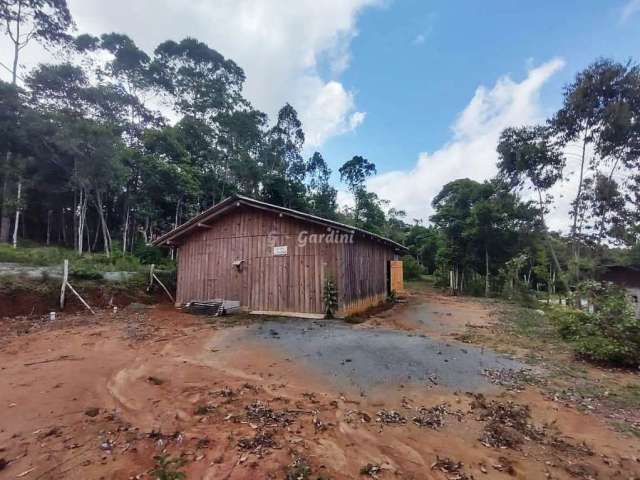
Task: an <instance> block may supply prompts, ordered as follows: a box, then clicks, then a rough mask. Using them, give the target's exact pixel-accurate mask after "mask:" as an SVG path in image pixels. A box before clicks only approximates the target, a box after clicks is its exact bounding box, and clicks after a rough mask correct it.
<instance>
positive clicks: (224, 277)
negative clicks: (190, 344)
mask: <svg viewBox="0 0 640 480" xmlns="http://www.w3.org/2000/svg"><path fill="white" fill-rule="evenodd" d="M301 232H306V236H307V239H308V238H309V236H310V235H314V234H315V235H317V236H319V235H326V234H327V233H328V231H327V228H326V227H323V226H322V225H318V224H313V223H309V222H305V221H303V220H301V219H298V218H292V217H289V216H287V215H279V214H277V213H273V212H269V211H265V210H260V209H256V208H252V207H248V206H245V205H241V206H238V207H236V208H231V209H229V211H228V212H227V213H225V214H224V215H221V216H219V217H217V218H216V219H215V221H212V222H211V223H210V224H209V225H207V227H204V226H203V227H200V228H197V229H195V230H193V232H192V233H191V234H190V235H188V236H186V237H185V238H183V239H182V241H181V243H180V244H179V245H178V288H177V299H176V301H177V303H179V304H184V303H187V302H189V301H193V300H212V299H216V298H219V299H226V300H239V301H240V304H241V306H242V307H245V308H248V309H250V310H260V311H279V312H300V313H322V312H323V311H324V308H323V305H322V291H323V285H324V282H325V279H327V278H330V277H331V278H333V279H334V280H335V281H336V284H337V287H338V298H339V308H340V310H342V311H344V312H349V313H354V311H355V310H357V309H358V308H359V307H363V308H366V307H369V306H371V304H372V301H375V302H378V301H380V300H383V299H384V298H385V296H386V294H387V292H388V288H387V282H388V280H387V277H388V275H387V271H388V269H389V268H390V267H389V262H390V261H391V260H394V259H395V258H396V254H395V252H394V249H393V248H392V247H390V246H389V245H388V244H385V243H383V242H380V241H378V240H376V239H375V238H374V237H367V236H363V235H355V236H354V237H353V243H327V242H320V243H310V242H308V243H307V244H306V245H303V244H301V243H300V242H299V235H300V233H301ZM303 235H304V234H303ZM275 246H286V247H287V255H283V256H274V254H273V247H275ZM234 262H236V263H238V262H240V266H239V267H236V266H234ZM365 306H366V307H365Z"/></svg>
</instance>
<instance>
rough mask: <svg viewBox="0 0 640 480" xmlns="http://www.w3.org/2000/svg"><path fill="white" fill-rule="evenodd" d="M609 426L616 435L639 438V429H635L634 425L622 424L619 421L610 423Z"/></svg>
mask: <svg viewBox="0 0 640 480" xmlns="http://www.w3.org/2000/svg"><path fill="white" fill-rule="evenodd" d="M610 424H611V426H612V427H613V429H614V430H615V431H616V432H618V433H622V434H623V435H627V436H629V437H635V438H640V428H638V427H636V426H635V425H632V424H630V423H628V422H623V421H621V420H616V421H613V422H610Z"/></svg>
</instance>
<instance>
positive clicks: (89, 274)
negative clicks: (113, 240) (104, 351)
mask: <svg viewBox="0 0 640 480" xmlns="http://www.w3.org/2000/svg"><path fill="white" fill-rule="evenodd" d="M65 259H68V260H69V264H70V268H71V271H72V273H75V274H76V276H77V277H80V278H87V279H90V278H96V277H97V275H96V273H100V272H144V271H148V269H149V266H148V265H144V264H143V263H142V262H141V261H140V259H139V258H138V257H135V256H133V255H122V253H121V252H119V251H118V252H114V254H113V255H112V256H111V258H108V257H107V256H106V255H105V254H104V253H85V254H83V255H82V256H79V255H78V254H77V253H76V252H75V251H74V250H72V249H68V248H62V247H42V246H33V247H31V246H24V247H18V248H15V249H14V248H13V247H12V246H11V245H6V244H0V262H8V263H19V264H22V265H30V266H38V267H40V266H54V265H62V263H63V261H64V260H65ZM159 267H161V268H163V269H168V270H172V269H173V268H175V267H174V264H173V262H171V261H170V260H166V261H165V262H164V263H163V264H162V265H160V266H159Z"/></svg>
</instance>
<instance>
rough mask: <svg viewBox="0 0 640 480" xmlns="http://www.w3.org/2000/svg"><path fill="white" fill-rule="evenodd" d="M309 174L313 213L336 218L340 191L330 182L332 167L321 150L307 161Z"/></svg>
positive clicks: (310, 199) (310, 200)
mask: <svg viewBox="0 0 640 480" xmlns="http://www.w3.org/2000/svg"><path fill="white" fill-rule="evenodd" d="M307 176H308V177H309V184H308V189H309V197H310V198H309V203H310V210H311V213H313V214H315V215H318V216H320V217H324V218H330V219H331V218H335V215H336V210H337V207H338V205H337V201H336V199H337V195H338V192H337V190H336V189H335V188H334V187H332V186H331V184H330V183H329V179H330V178H331V169H330V168H329V167H328V165H327V163H326V162H325V160H324V158H322V155H321V154H320V153H319V152H314V154H313V155H312V156H311V158H310V159H309V161H308V162H307Z"/></svg>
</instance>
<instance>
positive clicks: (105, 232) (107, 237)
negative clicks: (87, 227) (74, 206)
mask: <svg viewBox="0 0 640 480" xmlns="http://www.w3.org/2000/svg"><path fill="white" fill-rule="evenodd" d="M96 207H97V210H98V216H99V218H100V225H101V228H102V241H103V242H104V253H105V255H106V256H107V258H111V234H110V233H109V227H107V221H106V219H105V218H104V210H103V208H102V194H101V193H100V192H99V191H97V190H96Z"/></svg>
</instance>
